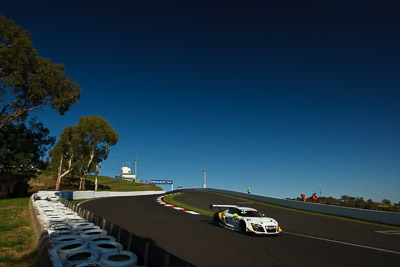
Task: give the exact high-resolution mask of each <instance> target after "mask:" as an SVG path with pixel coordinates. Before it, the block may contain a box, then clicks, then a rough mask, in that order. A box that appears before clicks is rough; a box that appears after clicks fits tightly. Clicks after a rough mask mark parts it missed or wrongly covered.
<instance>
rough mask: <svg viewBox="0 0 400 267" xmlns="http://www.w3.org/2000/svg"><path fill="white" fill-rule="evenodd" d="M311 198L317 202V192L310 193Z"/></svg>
mask: <svg viewBox="0 0 400 267" xmlns="http://www.w3.org/2000/svg"><path fill="white" fill-rule="evenodd" d="M311 198H312V201H313V202H317V194H316V193H314V194H312V197H311Z"/></svg>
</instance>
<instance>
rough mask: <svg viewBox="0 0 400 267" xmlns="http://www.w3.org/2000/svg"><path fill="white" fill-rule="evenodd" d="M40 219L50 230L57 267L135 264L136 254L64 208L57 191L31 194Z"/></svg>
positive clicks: (54, 262)
mask: <svg viewBox="0 0 400 267" xmlns="http://www.w3.org/2000/svg"><path fill="white" fill-rule="evenodd" d="M32 201H33V204H34V206H35V207H36V208H37V210H38V211H39V220H40V222H41V224H42V226H43V227H44V228H45V229H46V230H47V231H48V233H49V242H50V247H49V252H50V253H49V254H50V255H51V257H52V259H53V264H54V266H55V267H59V266H60V267H61V266H74V267H78V266H79V267H90V266H99V267H104V266H110V267H113V266H122V267H123V266H129V267H131V266H135V265H137V259H138V258H137V256H136V254H134V253H132V252H130V251H125V250H123V246H122V245H121V244H120V243H118V242H116V239H115V237H113V236H109V235H107V231H106V230H103V229H100V227H98V226H96V225H94V224H93V223H90V222H88V221H86V220H84V219H82V218H81V217H79V216H78V214H77V213H75V212H73V211H72V210H70V209H69V208H67V207H65V206H64V205H63V204H62V203H61V202H60V199H59V197H58V196H57V195H56V192H45V191H40V192H38V193H36V194H34V195H33V196H32Z"/></svg>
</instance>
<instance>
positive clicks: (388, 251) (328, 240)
mask: <svg viewBox="0 0 400 267" xmlns="http://www.w3.org/2000/svg"><path fill="white" fill-rule="evenodd" d="M284 233H285V234H290V235H296V236H301V237H307V238H312V239H317V240H323V241H327V242H332V243H338V244H342V245H348V246H353V247H359V248H366V249H372V250H377V251H383V252H387V253H393V254H398V255H400V252H398V251H392V250H387V249H381V248H374V247H368V246H363V245H357V244H353V243H347V242H342V241H337V240H332V239H326V238H321V237H315V236H309V235H302V234H295V233H290V232H284Z"/></svg>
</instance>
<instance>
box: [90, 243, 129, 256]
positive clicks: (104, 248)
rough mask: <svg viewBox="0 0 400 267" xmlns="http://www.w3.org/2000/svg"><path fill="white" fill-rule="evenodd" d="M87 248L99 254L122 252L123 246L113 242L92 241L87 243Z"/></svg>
mask: <svg viewBox="0 0 400 267" xmlns="http://www.w3.org/2000/svg"><path fill="white" fill-rule="evenodd" d="M89 248H92V249H94V250H96V251H97V252H99V253H100V254H105V253H109V252H118V251H121V250H123V249H124V248H123V246H122V245H121V244H120V243H117V242H115V241H94V242H90V243H89Z"/></svg>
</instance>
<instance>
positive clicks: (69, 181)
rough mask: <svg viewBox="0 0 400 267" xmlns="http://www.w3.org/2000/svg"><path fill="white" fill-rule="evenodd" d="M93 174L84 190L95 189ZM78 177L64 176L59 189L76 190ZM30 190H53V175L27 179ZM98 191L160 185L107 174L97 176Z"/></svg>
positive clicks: (143, 189)
mask: <svg viewBox="0 0 400 267" xmlns="http://www.w3.org/2000/svg"><path fill="white" fill-rule="evenodd" d="M95 179H96V177H95V176H94V175H88V176H87V177H86V182H85V190H94V189H95ZM79 182H80V177H64V178H63V179H62V181H61V191H78V190H79ZM29 184H30V187H31V188H30V192H36V191H39V190H54V189H55V185H56V177H55V175H51V174H48V173H44V174H40V175H39V176H38V177H37V178H36V179H32V180H31V181H29ZM97 184H98V188H97V190H98V191H114V192H126V191H160V190H162V189H161V188H160V187H158V186H156V185H152V184H143V183H134V182H131V181H126V180H120V179H115V178H111V177H107V176H98V177H97Z"/></svg>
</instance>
